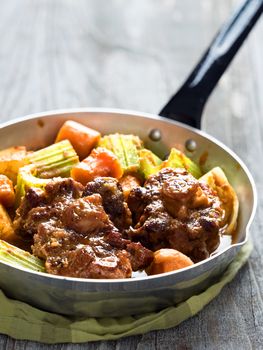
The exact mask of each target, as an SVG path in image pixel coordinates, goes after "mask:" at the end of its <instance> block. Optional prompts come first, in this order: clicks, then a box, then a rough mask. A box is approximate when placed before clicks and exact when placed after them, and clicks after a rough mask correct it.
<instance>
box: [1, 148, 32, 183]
mask: <svg viewBox="0 0 263 350" xmlns="http://www.w3.org/2000/svg"><path fill="white" fill-rule="evenodd" d="M26 155H27V151H26V148H25V147H24V146H17V147H10V148H7V149H4V150H2V151H0V174H3V175H6V176H7V177H8V178H9V179H10V180H12V181H13V183H14V184H16V180H17V173H18V170H19V168H20V167H22V166H24V165H25V158H26Z"/></svg>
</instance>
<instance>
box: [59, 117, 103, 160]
mask: <svg viewBox="0 0 263 350" xmlns="http://www.w3.org/2000/svg"><path fill="white" fill-rule="evenodd" d="M100 136H101V135H100V133H99V132H98V131H96V130H94V129H90V128H88V127H87V126H85V125H82V124H80V123H77V122H74V121H72V120H67V121H66V122H65V123H64V124H63V125H62V127H61V128H60V130H59V132H58V134H57V138H56V142H59V141H62V140H66V139H67V140H69V141H70V142H71V144H72V146H73V147H74V149H75V151H76V152H77V154H78V156H79V158H80V159H81V160H82V159H84V158H86V157H87V156H88V155H89V154H90V152H91V150H92V148H93V147H95V146H96V144H97V143H98V142H99V140H100Z"/></svg>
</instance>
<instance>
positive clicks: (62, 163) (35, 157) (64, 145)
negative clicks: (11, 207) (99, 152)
mask: <svg viewBox="0 0 263 350" xmlns="http://www.w3.org/2000/svg"><path fill="white" fill-rule="evenodd" d="M78 162H79V158H78V156H77V154H76V152H75V150H74V148H73V147H72V145H71V143H70V142H69V141H68V140H64V141H61V142H58V143H55V144H53V145H51V146H48V147H46V148H43V149H41V150H39V151H36V152H33V153H32V154H30V155H29V156H28V157H27V163H29V164H28V165H25V166H24V167H22V168H20V169H19V171H18V176H17V186H16V204H17V205H19V203H20V201H21V198H22V197H23V196H24V195H25V192H26V188H29V187H38V188H42V189H44V188H45V186H46V184H47V183H48V182H49V181H50V179H52V178H54V177H59V176H61V177H67V176H70V170H71V169H72V167H73V166H74V165H76V164H77V163H78Z"/></svg>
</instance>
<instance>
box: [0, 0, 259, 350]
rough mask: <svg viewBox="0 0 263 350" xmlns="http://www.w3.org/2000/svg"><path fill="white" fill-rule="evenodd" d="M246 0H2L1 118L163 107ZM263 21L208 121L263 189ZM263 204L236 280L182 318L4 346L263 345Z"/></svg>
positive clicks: (7, 341) (1, 345) (0, 341)
mask: <svg viewBox="0 0 263 350" xmlns="http://www.w3.org/2000/svg"><path fill="white" fill-rule="evenodd" d="M236 3H238V1H237V0H235V1H230V0H222V1H220V2H219V1H217V2H216V1H210V0H200V1H198V2H197V1H195V0H185V1H175V0H163V1H162V2H160V1H157V0H142V1H141V0H133V1H130V2H121V1H118V0H110V1H108V0H99V1H95V0H87V1H84V0H78V1H73V0H41V1H34V0H24V1H18V0H13V1H3V0H1V1H0V5H1V11H0V19H1V20H0V36H1V47H0V76H1V80H0V120H1V121H4V120H8V119H12V118H14V117H17V116H20V115H25V114H29V113H33V112H38V111H42V110H47V109H54V108H68V107H84V106H101V107H119V108H126V109H134V110H143V111H146V112H153V113H156V112H158V110H159V109H160V108H161V106H162V104H164V103H165V102H166V100H167V99H168V97H169V96H170V95H171V94H173V93H174V92H175V90H176V89H177V88H178V87H179V86H180V84H181V83H182V81H183V80H184V79H185V77H186V75H187V74H188V72H189V70H190V69H191V67H192V66H193V65H194V63H195V62H196V61H197V59H198V58H199V56H200V55H201V53H202V51H203V50H204V49H205V47H206V46H207V44H208V43H209V41H210V40H211V38H212V37H213V35H214V33H215V31H216V30H217V28H218V27H219V26H220V24H221V23H222V22H223V21H224V19H225V18H227V16H228V14H229V12H230V11H231V9H232V8H233V6H234V5H235V4H236ZM262 38H263V23H262V20H261V22H260V23H258V25H257V27H256V28H255V30H254V32H253V33H252V35H251V36H250V37H249V40H248V41H247V43H246V44H245V45H244V47H243V48H242V49H241V52H240V53H239V54H238V56H237V57H236V58H235V61H234V63H233V65H232V66H231V67H230V68H229V70H228V72H227V73H226V74H225V76H224V77H223V79H222V80H221V81H220V83H219V85H218V88H217V89H216V90H215V92H214V93H213V95H212V96H211V99H210V101H209V103H208V105H207V108H206V110H205V114H204V120H203V128H204V129H205V130H206V131H207V132H209V133H210V134H212V135H214V136H215V137H217V138H218V139H219V140H221V141H222V142H224V143H225V144H227V145H228V146H229V147H231V148H232V149H233V150H234V151H235V152H236V153H237V154H238V155H239V156H240V157H241V158H242V159H243V160H244V161H245V163H246V164H247V165H248V166H249V168H250V169H251V171H252V173H253V176H254V178H255V180H256V184H257V187H258V190H259V193H262V190H263V179H262V170H261V169H262V160H263V157H262V152H263V148H262V139H263V123H262V120H261V118H262V115H263V98H262V97H263V96H262V91H263V79H262V78H263V64H262V62H263V45H262ZM262 210H263V202H262V198H261V197H260V198H259V208H258V212H257V216H256V218H255V221H254V223H253V226H252V227H251V235H252V237H253V239H254V241H255V242H256V244H255V248H254V251H253V253H252V257H251V259H250V261H249V264H247V265H246V266H245V267H244V268H243V269H242V271H240V272H239V274H238V275H237V277H236V278H235V280H234V281H233V282H232V283H231V284H230V285H228V286H227V287H226V288H224V290H223V291H222V293H221V294H220V296H219V297H218V298H216V299H215V300H214V301H213V302H212V303H210V304H209V305H208V306H207V307H206V308H205V309H204V310H203V311H201V312H200V313H199V314H198V315H197V316H195V317H193V318H192V319H190V320H188V321H186V322H184V323H183V324H181V325H180V326H178V327H176V328H173V329H169V330H163V331H156V332H150V333H148V334H145V335H142V336H140V335H139V336H135V337H128V338H124V339H121V340H119V341H111V342H98V343H94V342H93V343H88V344H75V345H72V344H57V345H45V344H39V343H36V342H29V341H16V340H14V339H11V338H10V337H7V336H5V335H2V336H0V349H4V350H7V349H8V350H9V349H25V350H29V349H38V350H40V349H41V350H42V349H52V350H54V349H57V350H58V349H63V350H69V349H74V350H75V349H100V350H105V349H140V350H141V349H193V348H195V349H226V348H229V349H260V348H262V344H263V327H262V326H263V312H262V311H263V303H262V293H263V292H262V291H263V274H262V267H263V258H262V254H261V250H262V248H263V237H262V235H261V232H262V228H263V220H262V217H263V215H262V214H263V212H262Z"/></svg>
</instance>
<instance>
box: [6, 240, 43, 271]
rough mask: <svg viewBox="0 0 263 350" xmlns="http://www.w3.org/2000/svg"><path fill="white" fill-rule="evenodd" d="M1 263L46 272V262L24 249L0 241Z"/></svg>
mask: <svg viewBox="0 0 263 350" xmlns="http://www.w3.org/2000/svg"><path fill="white" fill-rule="evenodd" d="M0 261H2V262H6V263H9V264H10V265H14V266H18V267H25V268H27V269H30V270H34V271H41V272H45V267H44V262H43V261H42V260H40V259H39V258H37V257H35V256H34V255H32V254H30V253H28V252H26V251H25V250H23V249H20V248H17V247H15V246H13V245H11V244H9V243H7V242H5V241H3V240H1V239H0Z"/></svg>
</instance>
